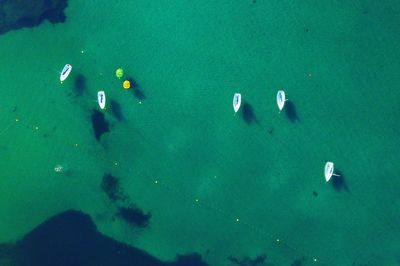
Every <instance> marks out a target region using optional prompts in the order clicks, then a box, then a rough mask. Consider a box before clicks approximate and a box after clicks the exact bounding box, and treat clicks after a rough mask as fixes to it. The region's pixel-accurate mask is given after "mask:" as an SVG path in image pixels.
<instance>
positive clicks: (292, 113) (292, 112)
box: [283, 101, 300, 122]
mask: <svg viewBox="0 0 400 266" xmlns="http://www.w3.org/2000/svg"><path fill="white" fill-rule="evenodd" d="M283 109H284V111H285V114H286V116H287V118H289V120H290V121H292V122H296V121H300V119H299V117H298V115H297V112H296V106H295V105H294V103H293V102H292V101H287V102H286V103H285V108H283Z"/></svg>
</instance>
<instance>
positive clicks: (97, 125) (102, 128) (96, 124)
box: [92, 109, 110, 141]
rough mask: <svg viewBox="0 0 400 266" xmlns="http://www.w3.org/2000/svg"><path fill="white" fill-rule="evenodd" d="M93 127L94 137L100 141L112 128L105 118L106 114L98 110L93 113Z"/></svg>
mask: <svg viewBox="0 0 400 266" xmlns="http://www.w3.org/2000/svg"><path fill="white" fill-rule="evenodd" d="M92 126H93V131H94V136H95V138H96V139H97V140H98V141H99V140H100V137H101V136H102V135H103V134H104V133H107V132H110V128H109V126H108V123H107V121H106V119H105V117H104V114H103V113H102V112H100V111H98V110H96V109H93V112H92Z"/></svg>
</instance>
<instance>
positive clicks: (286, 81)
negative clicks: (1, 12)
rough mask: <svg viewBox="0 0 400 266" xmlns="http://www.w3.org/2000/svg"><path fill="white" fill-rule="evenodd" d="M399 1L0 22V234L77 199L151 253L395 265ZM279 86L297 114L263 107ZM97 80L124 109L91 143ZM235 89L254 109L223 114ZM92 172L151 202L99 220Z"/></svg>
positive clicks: (5, 237)
mask: <svg viewBox="0 0 400 266" xmlns="http://www.w3.org/2000/svg"><path fill="white" fill-rule="evenodd" d="M399 12H400V4H399V3H398V2H396V1H383V2H376V1H347V2H346V1H323V2H321V1H309V2H308V3H303V2H298V3H293V2H292V1H262V0H257V1H256V2H255V3H253V2H252V1H251V0H250V1H222V0H221V1H216V2H207V1H191V2H188V1H179V0H178V1H167V0H157V1H142V0H137V1H127V0H126V1H114V2H110V1H104V0H101V1H83V2H82V1H70V3H69V7H68V8H67V10H66V15H67V21H66V23H63V24H55V25H52V24H50V23H47V22H46V23H43V24H41V25H40V26H39V27H36V28H32V29H22V30H18V31H11V32H8V33H7V34H5V35H2V36H0V56H1V60H0V69H1V71H0V82H1V83H0V84H1V85H0V89H1V93H2V97H1V101H0V121H1V125H2V126H1V128H0V154H1V160H0V169H1V174H0V177H1V178H0V217H1V221H0V224H1V226H0V242H6V241H13V240H16V239H18V238H20V237H21V236H23V235H24V234H25V233H26V232H28V231H29V230H31V229H32V228H34V227H35V226H36V225H37V224H39V223H41V222H42V221H44V220H45V219H47V218H48V217H50V216H52V215H54V214H57V213H59V212H62V211H64V210H67V209H71V208H74V209H79V210H82V211H84V212H86V213H88V214H90V215H91V216H92V217H93V219H94V221H95V223H96V225H97V226H98V228H99V230H100V231H101V232H103V233H104V234H107V235H109V236H111V237H113V238H115V239H117V240H119V241H123V242H126V243H128V244H131V245H134V246H136V247H139V248H141V249H144V250H145V251H147V252H149V253H150V254H152V255H154V256H156V257H158V258H160V259H163V260H172V259H174V257H175V255H176V254H177V253H178V254H187V253H192V252H198V253H200V254H201V255H202V256H203V258H204V259H205V260H206V261H207V262H208V263H210V265H230V264H229V261H228V260H227V257H229V256H235V257H238V258H242V257H245V256H249V257H252V258H254V257H256V256H258V255H262V254H267V261H268V263H271V264H273V265H290V264H291V263H292V262H293V261H294V260H295V259H300V258H304V265H353V264H352V263H353V262H355V263H356V265H359V264H367V265H398V263H399V261H400V257H399V256H400V255H399V253H398V252H399V249H400V241H399V236H400V229H399V227H398V223H399V222H400V218H399V215H398V212H399V211H400V200H399V196H400V195H399V194H400V193H399V192H398V191H399V189H398V187H399V186H400V181H399V180H398V178H397V173H398V172H399V170H400V165H399V163H398V162H399V160H400V153H399V152H398V145H399V138H398V136H399V123H398V122H399V117H400V116H399V115H400V111H399V108H398V100H399V99H400V95H399V90H398V87H399V85H400V75H399V74H398V73H399V72H398V70H399V69H400V63H399V60H398V59H399V56H400V49H399V48H400V39H399V38H400V29H399V27H398V14H399ZM82 51H83V53H82ZM66 63H69V64H71V65H72V66H73V70H72V73H71V75H70V77H69V78H68V79H67V80H66V82H64V84H62V85H61V84H60V82H59V72H60V71H61V69H62V67H63V66H64V65H65V64H66ZM117 67H123V68H124V70H125V73H127V75H128V76H129V77H132V78H133V79H134V80H135V81H136V82H137V83H138V85H139V88H140V90H141V91H142V93H143V94H144V95H145V99H143V100H142V101H141V102H139V100H138V99H137V98H135V97H134V96H133V94H132V93H131V92H130V91H125V90H123V89H122V85H121V81H120V80H118V79H117V78H116V77H115V69H116V68H117ZM78 74H81V75H83V76H84V77H86V83H87V88H88V91H87V92H86V93H84V95H83V96H76V95H75V94H74V91H73V87H74V79H75V78H76V77H77V76H78ZM282 88H283V89H284V90H285V92H286V96H287V98H289V100H290V101H291V103H292V104H293V105H294V106H295V111H296V114H297V117H298V119H297V120H296V121H292V120H290V119H289V118H288V117H287V116H286V114H285V112H282V113H281V114H279V113H278V108H277V106H276V92H277V90H279V89H282ZM99 89H103V90H105V91H106V94H107V100H108V101H110V100H111V99H112V100H115V101H117V102H118V103H119V104H120V105H121V108H122V112H123V114H124V116H125V118H126V121H125V122H119V121H117V120H116V119H115V118H114V117H113V116H112V114H111V112H110V110H109V109H108V110H106V111H105V115H106V119H107V120H108V121H109V122H110V126H111V132H110V133H107V134H105V135H103V136H102V139H101V141H100V142H97V141H96V140H95V138H94V136H93V132H92V125H91V120H90V114H91V110H92V109H93V108H94V109H98V105H97V99H96V94H97V91H98V90H99ZM235 92H240V93H241V94H242V97H243V99H242V101H243V102H242V104H244V103H247V107H249V106H250V108H251V110H252V112H253V114H254V117H253V118H254V119H253V120H252V121H250V122H246V120H245V119H244V118H243V114H242V113H241V112H239V113H238V114H236V115H234V114H233V113H234V112H233V108H232V96H233V94H234V93H235ZM242 106H243V105H242ZM242 110H243V109H242ZM247 110H249V109H247ZM16 119H18V122H17V121H16ZM36 127H37V129H36ZM326 160H330V161H333V162H335V166H336V169H337V170H339V171H340V172H341V173H342V174H343V176H344V180H345V186H343V187H342V189H341V190H339V191H338V190H336V189H334V187H333V186H332V184H326V183H325V180H324V176H323V167H324V163H325V161H326ZM57 164H61V165H63V166H64V167H65V168H66V170H65V171H64V172H63V173H57V172H55V171H54V167H55V166H56V165H57ZM106 172H110V173H112V174H113V175H115V176H117V177H119V178H120V179H121V183H122V186H123V188H124V191H125V193H126V194H127V195H128V196H129V197H130V198H131V200H132V202H134V203H135V204H137V206H139V207H140V208H142V209H143V210H144V211H146V212H147V211H149V212H151V213H152V218H151V223H150V227H149V228H147V229H145V230H142V231H138V230H136V229H134V228H132V227H130V226H129V225H128V224H126V223H124V222H123V221H121V220H118V219H117V220H116V221H113V220H112V217H113V215H114V214H115V212H116V206H115V205H114V204H111V203H110V202H109V200H108V199H107V197H106V195H105V193H104V192H103V191H101V189H100V183H101V178H102V176H103V174H104V173H106ZM155 181H157V182H155ZM313 191H315V192H317V194H318V196H314V195H313ZM196 199H198V201H196ZM236 219H239V220H238V221H237V220H236ZM277 239H279V242H278V241H277ZM207 250H209V252H207ZM314 258H316V259H317V261H316V262H315V261H314V260H313V259H314Z"/></svg>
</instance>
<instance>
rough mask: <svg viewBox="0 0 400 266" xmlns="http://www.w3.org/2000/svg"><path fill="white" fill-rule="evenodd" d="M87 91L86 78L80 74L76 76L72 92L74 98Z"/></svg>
mask: <svg viewBox="0 0 400 266" xmlns="http://www.w3.org/2000/svg"><path fill="white" fill-rule="evenodd" d="M86 90H87V86H86V78H85V76H84V75H82V74H78V75H77V76H76V78H75V80H74V92H75V95H76V96H82V95H83V93H84V92H85V91H86Z"/></svg>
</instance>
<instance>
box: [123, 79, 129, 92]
mask: <svg viewBox="0 0 400 266" xmlns="http://www.w3.org/2000/svg"><path fill="white" fill-rule="evenodd" d="M122 86H123V87H124V89H125V90H129V89H130V88H131V82H130V81H129V80H125V81H124V83H123V84H122Z"/></svg>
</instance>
